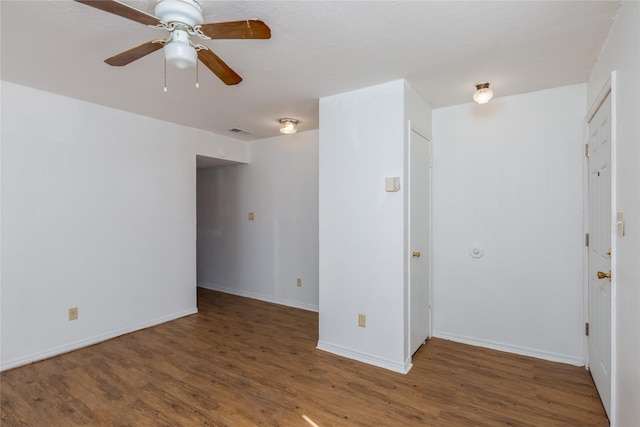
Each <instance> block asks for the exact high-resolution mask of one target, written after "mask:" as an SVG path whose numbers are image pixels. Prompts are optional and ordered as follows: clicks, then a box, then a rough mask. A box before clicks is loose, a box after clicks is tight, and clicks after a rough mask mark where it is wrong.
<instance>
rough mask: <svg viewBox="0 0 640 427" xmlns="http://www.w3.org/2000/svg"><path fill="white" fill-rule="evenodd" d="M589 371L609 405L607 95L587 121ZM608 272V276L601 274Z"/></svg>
mask: <svg viewBox="0 0 640 427" xmlns="http://www.w3.org/2000/svg"><path fill="white" fill-rule="evenodd" d="M588 199H589V203H588V204H589V212H588V221H589V247H588V252H589V260H588V262H589V269H588V272H589V283H588V286H589V336H588V342H589V370H590V371H591V376H593V380H594V382H595V383H596V388H597V389H598V393H599V394H600V398H601V399H602V404H603V405H604V408H605V410H606V411H607V414H608V415H610V406H611V277H610V274H611V234H612V229H613V227H612V222H611V96H610V95H609V96H607V98H606V99H605V101H604V103H603V104H602V106H601V107H600V109H599V110H598V112H597V113H596V114H595V116H594V117H593V119H592V120H591V122H589V195H588ZM604 275H609V277H603V276H604Z"/></svg>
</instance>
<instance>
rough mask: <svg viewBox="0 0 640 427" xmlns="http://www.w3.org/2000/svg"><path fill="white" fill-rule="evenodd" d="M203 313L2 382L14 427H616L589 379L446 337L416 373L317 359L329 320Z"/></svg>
mask: <svg viewBox="0 0 640 427" xmlns="http://www.w3.org/2000/svg"><path fill="white" fill-rule="evenodd" d="M198 308H199V313H198V314H196V315H192V316H189V317H186V318H182V319H178V320H175V321H172V322H169V323H165V324H163V325H160V326H156V327H154V328H150V329H146V330H143V331H139V332H135V333H132V334H128V335H125V336H122V337H119V338H115V339H112V340H109V341H107V342H104V343H100V344H97V345H93V346H91V347H87V348H84V349H81V350H77V351H74V352H72V353H68V354H64V355H61V356H58V357H54V358H51V359H48V360H45V361H42V362H38V363H34V364H31V365H29V366H24V367H21V368H16V369H13V370H10V371H6V372H4V373H2V374H1V376H0V387H1V388H0V394H1V407H0V410H1V420H2V423H1V425H2V426H3V427H5V426H30V427H34V426H47V427H51V426H65V427H66V426H136V427H137V426H304V427H308V426H309V424H308V423H307V422H306V421H305V420H304V419H303V416H307V417H308V418H309V419H310V420H312V421H313V422H315V423H316V424H317V425H318V426H320V427H328V426H394V427H395V426H418V425H420V426H425V425H426V426H456V427H457V426H499V425H506V426H607V425H608V422H607V419H606V416H605V414H604V411H603V409H602V406H601V404H600V401H599V399H598V396H597V393H596V390H595V388H594V386H593V382H592V380H591V377H590V376H589V374H588V372H587V371H585V370H584V369H583V368H578V367H573V366H568V365H563V364H557V363H552V362H546V361H541V360H537V359H533V358H529V357H523V356H517V355H512V354H507V353H502V352H498V351H493V350H488V349H483V348H478V347H471V346H467V345H463V344H457V343H453V342H450V341H445V340H440V339H432V340H430V341H429V342H428V343H427V345H425V346H423V347H422V348H421V349H420V350H419V351H418V353H417V354H416V355H415V357H414V362H413V369H412V370H411V371H410V372H409V374H407V375H402V374H397V373H393V372H389V371H386V370H384V369H380V368H376V367H372V366H369V365H365V364H362V363H359V362H355V361H352V360H348V359H344V358H341V357H338V356H335V355H332V354H329V353H326V352H323V351H321V350H317V349H316V348H315V346H316V343H317V339H318V336H317V330H318V315H317V313H313V312H308V311H304V310H297V309H293V308H289V307H283V306H279V305H275V304H268V303H265V302H261V301H256V300H251V299H246V298H241V297H237V296H232V295H228V294H222V293H218V292H213V291H208V290H203V289H199V290H198Z"/></svg>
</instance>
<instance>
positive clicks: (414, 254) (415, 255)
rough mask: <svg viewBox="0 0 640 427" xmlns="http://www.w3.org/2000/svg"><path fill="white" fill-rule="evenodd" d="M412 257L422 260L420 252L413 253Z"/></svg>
mask: <svg viewBox="0 0 640 427" xmlns="http://www.w3.org/2000/svg"><path fill="white" fill-rule="evenodd" d="M411 256H412V257H416V258H420V252H418V251H413V252H411Z"/></svg>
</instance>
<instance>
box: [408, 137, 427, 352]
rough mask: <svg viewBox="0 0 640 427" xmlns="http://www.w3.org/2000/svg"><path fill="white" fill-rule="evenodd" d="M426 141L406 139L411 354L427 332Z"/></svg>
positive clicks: (420, 343)
mask: <svg viewBox="0 0 640 427" xmlns="http://www.w3.org/2000/svg"><path fill="white" fill-rule="evenodd" d="M429 151H430V150H429V141H428V140H427V139H426V138H424V137H423V136H422V135H420V134H418V133H417V132H415V131H413V130H412V131H411V136H410V138H409V185H408V188H409V256H410V258H411V259H410V260H409V337H410V338H409V340H410V342H409V347H410V348H409V349H410V352H411V354H413V353H415V352H416V351H417V350H418V348H420V346H421V345H422V344H424V342H425V340H426V339H427V338H428V337H429V334H430V331H431V325H430V321H431V311H430V307H431V301H430V283H429V277H430V275H429V265H430V259H431V256H430V255H431V254H430V250H429V249H430V235H429V224H430V212H431V209H430V206H429V204H430V194H429V193H430V189H431V185H430V179H431V171H430V164H431V162H430V160H429Z"/></svg>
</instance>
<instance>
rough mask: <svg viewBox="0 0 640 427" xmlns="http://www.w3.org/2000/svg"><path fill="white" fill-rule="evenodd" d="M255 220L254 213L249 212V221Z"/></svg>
mask: <svg viewBox="0 0 640 427" xmlns="http://www.w3.org/2000/svg"><path fill="white" fill-rule="evenodd" d="M253 220H254V216H253V212H249V221H253Z"/></svg>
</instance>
